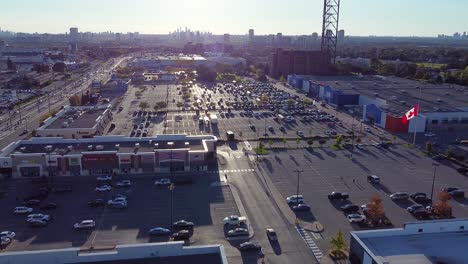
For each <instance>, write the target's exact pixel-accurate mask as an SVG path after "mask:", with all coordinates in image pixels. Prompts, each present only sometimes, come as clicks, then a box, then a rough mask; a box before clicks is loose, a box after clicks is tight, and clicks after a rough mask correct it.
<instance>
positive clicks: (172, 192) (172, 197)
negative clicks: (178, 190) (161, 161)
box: [167, 142, 174, 234]
mask: <svg viewBox="0 0 468 264" xmlns="http://www.w3.org/2000/svg"><path fill="white" fill-rule="evenodd" d="M167 144H168V145H169V146H170V147H171V160H170V163H169V173H170V174H171V184H170V185H169V190H170V191H171V223H170V224H171V225H170V226H171V234H172V233H173V231H174V230H173V224H172V223H173V218H174V176H173V173H172V150H173V145H174V143H173V142H168V143H167Z"/></svg>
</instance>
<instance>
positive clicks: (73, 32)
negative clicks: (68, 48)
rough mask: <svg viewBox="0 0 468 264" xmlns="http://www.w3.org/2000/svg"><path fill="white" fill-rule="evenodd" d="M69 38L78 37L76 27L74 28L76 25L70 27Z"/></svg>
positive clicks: (75, 38)
mask: <svg viewBox="0 0 468 264" xmlns="http://www.w3.org/2000/svg"><path fill="white" fill-rule="evenodd" d="M70 38H71V39H72V40H77V39H78V28H76V27H72V28H70Z"/></svg>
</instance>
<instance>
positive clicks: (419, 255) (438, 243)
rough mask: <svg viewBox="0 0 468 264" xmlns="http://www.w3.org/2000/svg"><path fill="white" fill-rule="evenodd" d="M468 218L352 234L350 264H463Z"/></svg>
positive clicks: (467, 241)
mask: <svg viewBox="0 0 468 264" xmlns="http://www.w3.org/2000/svg"><path fill="white" fill-rule="evenodd" d="M467 228H468V219H449V220H434V221H422V222H421V221H420V222H411V223H406V224H405V225H404V226H403V228H394V229H385V230H369V231H352V232H351V243H350V252H349V253H350V254H349V258H350V261H351V263H353V264H354V263H363V264H408V263H417V264H430V263H466V260H467V259H468V251H467V250H466V245H467V244H468V232H467V231H466V230H467Z"/></svg>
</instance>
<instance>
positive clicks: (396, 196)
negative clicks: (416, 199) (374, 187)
mask: <svg viewBox="0 0 468 264" xmlns="http://www.w3.org/2000/svg"><path fill="white" fill-rule="evenodd" d="M408 198H409V195H408V193H406V192H396V193H393V194H391V195H390V199H392V200H393V201H403V200H408Z"/></svg>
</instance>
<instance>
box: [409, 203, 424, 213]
mask: <svg viewBox="0 0 468 264" xmlns="http://www.w3.org/2000/svg"><path fill="white" fill-rule="evenodd" d="M406 210H407V211H408V212H410V213H411V214H412V213H413V212H414V211H416V210H426V208H425V207H424V206H423V205H422V204H413V205H411V206H409V207H408V208H406Z"/></svg>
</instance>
